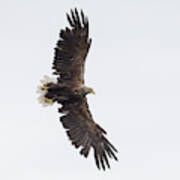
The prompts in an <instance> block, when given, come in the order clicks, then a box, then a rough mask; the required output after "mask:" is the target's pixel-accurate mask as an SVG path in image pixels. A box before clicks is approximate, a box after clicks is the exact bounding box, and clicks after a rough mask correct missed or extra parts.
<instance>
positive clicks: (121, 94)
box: [0, 0, 180, 180]
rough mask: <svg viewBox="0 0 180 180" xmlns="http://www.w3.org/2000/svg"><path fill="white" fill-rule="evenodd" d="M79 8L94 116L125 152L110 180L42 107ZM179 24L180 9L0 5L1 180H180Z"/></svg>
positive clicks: (153, 1)
mask: <svg viewBox="0 0 180 180" xmlns="http://www.w3.org/2000/svg"><path fill="white" fill-rule="evenodd" d="M74 7H77V8H78V9H79V8H82V9H83V10H84V12H85V14H86V15H87V16H88V17H89V22H90V36H91V37H92V39H93V42H92V46H91V49H90V53H89V55H88V59H87V64H86V65H87V66H86V84H87V85H89V86H91V87H93V88H94V89H95V90H96V95H95V96H89V104H90V108H91V111H92V114H93V116H94V120H95V121H96V122H98V123H99V124H100V125H101V126H102V127H103V128H104V129H106V130H107V132H108V138H109V140H110V141H111V142H112V143H113V144H114V145H115V146H116V147H117V149H119V153H118V158H119V159H120V161H119V162H118V163H117V162H113V161H111V170H107V171H106V172H101V171H100V172H99V171H98V170H97V169H96V167H95V164H94V159H93V157H92V153H91V154H90V156H89V158H88V159H87V160H86V159H84V158H83V157H81V156H80V155H79V152H78V151H77V150H76V149H75V148H74V147H72V146H71V143H70V141H69V140H68V138H67V136H66V134H65V130H64V129H63V127H62V125H61V124H60V122H59V114H58V113H57V107H58V105H54V106H53V107H48V108H43V107H42V106H41V105H40V104H38V102H37V100H36V98H37V97H38V95H37V94H36V86H37V85H39V80H40V79H42V77H43V75H44V74H47V75H51V72H52V70H51V64H52V60H53V56H54V51H53V48H54V46H55V44H56V41H57V39H58V33H59V30H60V29H61V28H64V27H65V26H66V25H67V24H68V23H67V20H66V17H65V13H66V12H69V10H70V8H74ZM179 19H180V2H179V1H175V0H149V1H148V0H141V1H140V0H137V1H135V0H124V1H121V0H117V1H115V0H111V1H104V0H98V1H95V0H86V1H84V0H79V1H73V0H68V1H67V0H53V1H50V0H47V1H42V0H31V1H23V0H14V1H10V0H6V1H1V2H0V22H1V28H0V39H1V41H0V46H1V53H0V64H1V66H0V81H1V95H0V109H1V110H0V112H1V121H0V179H3V180H11V179H13V180H16V179H17V180H24V179H26V180H32V179H33V180H49V179H51V180H59V179H67V180H70V179H72V178H73V179H79V180H82V179H87V180H88V179H94V180H97V179H103V180H110V179H111V180H117V179H121V180H159V179H163V180H166V179H167V180H168V179H173V180H179V179H180V173H179V172H180V163H179V162H180V140H179V137H180V131H179V127H180V83H179V79H180V21H179Z"/></svg>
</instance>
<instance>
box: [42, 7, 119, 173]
mask: <svg viewBox="0 0 180 180" xmlns="http://www.w3.org/2000/svg"><path fill="white" fill-rule="evenodd" d="M67 20H68V22H69V24H70V28H68V27H66V28H65V29H64V30H61V31H60V39H59V41H58V42H57V46H56V48H55V57H54V62H53V69H54V70H55V71H54V74H56V75H58V78H57V82H53V81H52V79H50V78H48V77H45V80H43V81H41V82H42V86H41V87H39V90H40V93H41V94H42V95H41V96H40V97H39V101H40V102H41V103H42V104H43V105H44V106H46V105H49V104H53V103H54V102H57V103H59V104H61V105H62V106H61V108H59V112H60V113H62V114H63V116H61V117H60V121H61V122H62V125H63V127H64V128H65V129H66V130H67V135H68V136H69V138H70V140H71V141H72V144H73V145H74V146H75V147H76V148H79V147H80V148H81V150H80V154H82V155H83V156H84V157H87V156H88V154H89V152H90V149H91V148H93V150H94V158H95V162H96V165H97V167H98V168H99V169H100V168H102V169H104V170H105V168H106V167H108V168H110V165H109V158H113V159H115V160H117V157H116V155H115V153H116V152H117V150H116V148H115V147H114V146H113V145H112V144H111V143H110V142H109V141H108V140H107V138H106V137H105V134H106V131H105V130H104V129H103V128H102V127H100V126H99V125H98V124H96V123H95V122H94V120H93V118H92V115H91V113H90V111H89V107H88V103H87V98H86V95H87V94H89V93H94V91H93V89H92V88H89V87H87V86H85V84H84V65H85V60H86V56H87V54H88V51H89V48H90V46H91V39H90V38H89V23H88V19H87V17H85V15H84V13H83V11H82V10H81V12H80V13H79V12H78V11H77V9H76V8H75V9H74V10H71V13H70V15H69V14H67Z"/></svg>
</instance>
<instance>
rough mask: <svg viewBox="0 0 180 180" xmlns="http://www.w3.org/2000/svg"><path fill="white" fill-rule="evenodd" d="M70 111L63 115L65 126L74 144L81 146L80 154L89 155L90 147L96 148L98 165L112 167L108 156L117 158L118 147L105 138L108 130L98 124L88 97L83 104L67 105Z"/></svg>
mask: <svg viewBox="0 0 180 180" xmlns="http://www.w3.org/2000/svg"><path fill="white" fill-rule="evenodd" d="M66 109H67V110H68V113H67V114H66V115H64V116H62V117H61V119H60V121H61V122H62V124H63V127H64V128H66V129H67V135H68V136H69V138H70V140H71V141H72V144H73V145H74V146H75V147H76V148H79V147H81V148H82V149H81V151H80V154H82V155H84V156H85V157H87V156H88V154H89V151H90V148H93V149H94V158H95V161H96V165H97V167H98V168H99V169H100V168H101V167H102V168H103V169H104V170H105V168H106V166H107V167H108V168H110V165H109V160H108V157H110V158H113V159H115V160H117V157H116V156H115V152H117V150H116V148H115V147H114V146H113V145H112V144H111V143H110V142H109V141H108V140H107V139H106V138H105V136H104V135H105V134H106V131H105V130H104V129H102V128H101V127H100V126H99V125H98V124H96V123H95V122H94V121H93V119H92V116H91V113H90V111H89V107H88V104H87V100H86V98H85V99H84V102H82V104H80V105H79V104H78V105H72V104H71V105H70V104H67V105H66Z"/></svg>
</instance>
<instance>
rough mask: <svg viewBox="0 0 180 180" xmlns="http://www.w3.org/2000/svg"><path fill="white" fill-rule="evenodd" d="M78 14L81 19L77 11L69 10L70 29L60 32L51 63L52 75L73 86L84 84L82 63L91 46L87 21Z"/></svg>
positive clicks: (82, 14)
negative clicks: (58, 76) (53, 70)
mask: <svg viewBox="0 0 180 180" xmlns="http://www.w3.org/2000/svg"><path fill="white" fill-rule="evenodd" d="M80 14H81V18H80V16H79V13H78V11H77V9H75V10H74V11H73V10H71V17H70V16H69V15H68V14H67V19H68V21H69V24H70V26H71V29H69V28H68V27H66V29H65V30H61V32H60V40H59V41H58V42H57V47H56V48H55V58H54V62H53V69H55V72H54V73H55V74H59V75H60V77H61V79H62V80H64V81H69V82H70V83H71V84H74V86H79V85H80V84H82V83H84V63H85V59H86V56H87V53H88V50H89V47H90V45H91V39H89V37H88V36H89V24H88V19H87V17H85V16H84V13H83V11H81V13H80Z"/></svg>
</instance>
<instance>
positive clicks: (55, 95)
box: [38, 76, 67, 106]
mask: <svg viewBox="0 0 180 180" xmlns="http://www.w3.org/2000/svg"><path fill="white" fill-rule="evenodd" d="M41 83H42V85H41V86H39V87H38V93H40V97H39V98H38V99H39V102H40V103H41V104H42V105H43V106H48V105H52V104H53V103H54V102H58V103H62V102H64V101H66V100H67V97H66V96H64V95H62V94H61V88H62V87H61V86H60V84H58V83H56V82H55V81H53V80H52V79H51V78H49V77H47V76H45V77H44V80H41Z"/></svg>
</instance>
